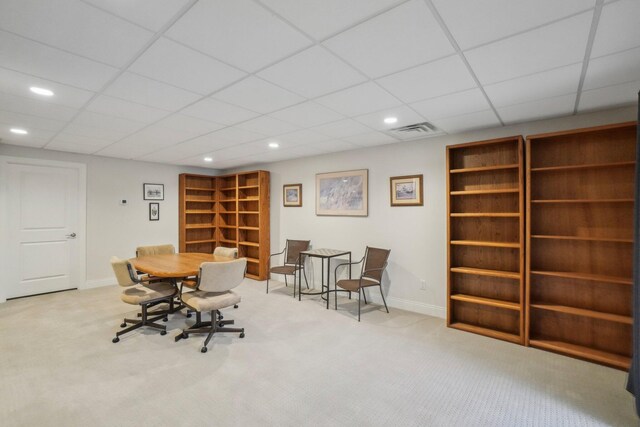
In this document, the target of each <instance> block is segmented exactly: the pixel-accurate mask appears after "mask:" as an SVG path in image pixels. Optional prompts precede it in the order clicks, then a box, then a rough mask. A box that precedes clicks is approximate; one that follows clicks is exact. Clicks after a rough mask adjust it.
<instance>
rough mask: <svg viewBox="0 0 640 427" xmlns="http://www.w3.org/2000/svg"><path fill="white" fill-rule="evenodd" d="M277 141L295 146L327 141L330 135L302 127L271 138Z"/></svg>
mask: <svg viewBox="0 0 640 427" xmlns="http://www.w3.org/2000/svg"><path fill="white" fill-rule="evenodd" d="M273 139H274V140H276V141H278V142H283V143H285V144H287V146H290V147H292V146H296V145H302V144H313V143H316V142H322V141H327V140H329V139H331V137H329V136H326V135H324V134H321V133H318V132H314V131H312V130H308V129H303V130H299V131H296V132H291V133H288V134H286V135H280V136H278V137H277V138H273Z"/></svg>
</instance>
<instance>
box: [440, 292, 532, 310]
mask: <svg viewBox="0 0 640 427" xmlns="http://www.w3.org/2000/svg"><path fill="white" fill-rule="evenodd" d="M451 299H452V300H455V301H463V302H469V303H472V304H480V305H487V306H489V307H498V308H505V309H507V310H516V311H520V304H519V303H517V302H511V301H503V300H499V299H494V298H484V297H477V296H473V295H465V294H452V295H451Z"/></svg>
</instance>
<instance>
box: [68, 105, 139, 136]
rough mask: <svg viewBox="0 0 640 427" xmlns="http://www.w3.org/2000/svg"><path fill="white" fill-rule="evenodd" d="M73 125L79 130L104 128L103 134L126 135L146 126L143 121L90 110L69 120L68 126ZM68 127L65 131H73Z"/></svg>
mask: <svg viewBox="0 0 640 427" xmlns="http://www.w3.org/2000/svg"><path fill="white" fill-rule="evenodd" d="M73 125H77V126H78V128H77V130H79V131H82V130H86V131H90V132H95V129H100V130H104V133H103V134H101V135H105V136H106V135H110V134H113V135H117V134H124V135H128V134H130V133H133V132H136V131H138V130H139V129H142V128H143V127H145V126H147V124H146V123H143V122H138V121H133V120H127V119H123V118H120V117H113V116H107V115H104V114H98V113H93V112H91V111H83V112H82V113H80V114H79V115H78V117H76V118H75V119H74V120H73V122H71V124H70V125H69V127H72V126H73ZM69 127H68V128H67V129H65V132H68V133H71V132H72V131H73V129H74V128H73V127H72V129H71V130H70V129H69ZM77 133H78V134H79V135H83V136H88V137H90V136H92V135H91V134H89V133H87V134H82V133H80V132H77ZM102 139H111V138H107V137H104V138H102Z"/></svg>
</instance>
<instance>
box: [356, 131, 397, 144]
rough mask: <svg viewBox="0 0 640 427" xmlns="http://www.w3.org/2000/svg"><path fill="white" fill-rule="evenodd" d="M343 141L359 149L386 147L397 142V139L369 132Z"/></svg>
mask: <svg viewBox="0 0 640 427" xmlns="http://www.w3.org/2000/svg"><path fill="white" fill-rule="evenodd" d="M344 140H345V141H347V142H351V143H353V144H356V145H358V146H360V147H373V146H375V145H386V144H393V143H396V142H399V141H398V140H397V139H395V138H392V137H390V136H389V135H385V134H384V133H382V132H369V133H363V134H361V135H356V136H350V137H347V138H344Z"/></svg>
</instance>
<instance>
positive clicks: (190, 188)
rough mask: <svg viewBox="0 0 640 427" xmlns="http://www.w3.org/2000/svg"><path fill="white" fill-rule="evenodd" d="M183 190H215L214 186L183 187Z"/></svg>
mask: <svg viewBox="0 0 640 427" xmlns="http://www.w3.org/2000/svg"><path fill="white" fill-rule="evenodd" d="M184 189H185V190H193V191H211V192H214V191H216V189H215V188H205V187H185V188H184Z"/></svg>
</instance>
